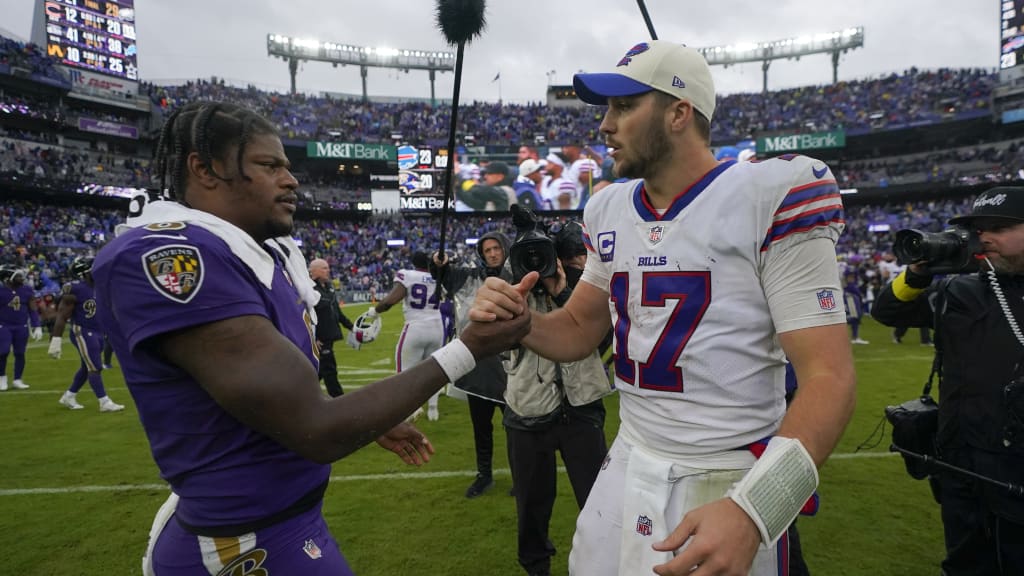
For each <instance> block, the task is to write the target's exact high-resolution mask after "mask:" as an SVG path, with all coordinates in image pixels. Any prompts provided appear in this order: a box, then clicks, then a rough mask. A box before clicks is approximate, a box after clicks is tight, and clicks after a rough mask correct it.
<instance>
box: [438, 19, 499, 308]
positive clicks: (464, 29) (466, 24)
mask: <svg viewBox="0 0 1024 576" xmlns="http://www.w3.org/2000/svg"><path fill="white" fill-rule="evenodd" d="M437 24H438V26H440V28H441V33H442V34H444V37H445V39H446V40H448V43H449V44H452V45H454V46H457V48H458V50H457V52H456V56H455V87H454V88H453V90H452V116H451V122H450V123H449V126H448V165H447V166H445V169H444V204H443V205H442V206H441V241H440V248H438V251H437V253H438V257H439V258H441V260H444V258H445V253H444V243H445V236H446V235H447V232H448V202H449V201H450V199H451V198H452V196H453V191H452V185H453V184H454V182H453V181H452V170H453V169H454V167H455V158H456V154H455V130H456V127H457V126H458V118H459V91H460V88H461V87H462V57H463V54H464V52H465V49H466V44H467V43H468V42H469V41H470V40H472V39H473V38H474V37H476V36H479V35H480V32H481V31H482V30H483V28H484V26H485V25H486V24H487V22H486V20H485V19H484V0H437ZM443 273H444V272H443V271H442V274H443ZM437 290H438V292H440V291H441V282H440V281H439V282H438V283H437Z"/></svg>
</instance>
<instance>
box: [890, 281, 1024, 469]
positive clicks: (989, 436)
mask: <svg viewBox="0 0 1024 576" xmlns="http://www.w3.org/2000/svg"><path fill="white" fill-rule="evenodd" d="M999 286H1000V288H1001V289H1002V291H1003V293H1004V294H1005V296H1006V299H1007V302H1008V303H1009V305H1010V309H1011V311H1012V313H1013V316H1014V318H1015V320H1016V322H1017V324H1018V325H1024V300H1022V297H1024V277H1021V276H999ZM935 309H937V311H936V310H935ZM871 314H872V316H874V317H875V319H877V320H878V321H879V322H881V323H883V324H885V325H887V326H899V325H904V326H929V327H934V328H936V330H937V338H936V340H935V345H936V346H938V347H939V350H941V352H942V368H943V380H942V385H941V386H940V390H939V433H938V434H939V435H938V445H939V447H940V449H941V448H942V447H943V446H953V447H960V446H968V447H973V448H980V449H983V450H987V451H992V452H1010V453H1017V454H1024V437H1021V438H1020V439H1019V440H1018V441H1016V442H1014V441H1010V442H1009V443H1007V442H1005V440H1007V434H1008V433H1010V434H1011V435H1012V433H1013V430H1012V429H1011V428H1012V425H1013V424H1014V422H1013V419H1012V418H1011V412H1010V410H1011V408H1012V407H1011V406H1010V405H1009V404H1008V403H1007V397H1006V387H1007V385H1009V384H1010V383H1011V381H1012V380H1013V379H1014V377H1015V376H1017V377H1019V376H1024V346H1022V345H1021V343H1020V342H1018V341H1017V338H1016V337H1015V336H1014V334H1013V332H1012V331H1011V328H1010V324H1009V322H1008V321H1007V319H1006V316H1005V315H1004V313H1003V310H1002V308H1001V307H1000V304H999V301H998V300H997V298H996V294H995V292H994V291H993V289H992V287H991V285H990V280H989V277H988V276H987V275H985V274H980V273H979V274H970V275H963V276H957V277H954V278H952V279H950V280H948V281H942V282H935V283H933V284H932V285H931V286H929V287H928V288H927V289H926V290H925V292H923V293H922V294H921V295H919V296H918V297H917V298H915V299H913V300H911V301H909V302H903V301H901V300H899V299H898V298H897V297H896V295H895V293H894V292H893V285H892V283H889V284H888V285H886V287H885V288H884V289H883V290H882V291H881V293H880V294H879V295H878V298H877V299H876V300H875V305H874V309H873V310H872V312H871ZM1018 365H1019V366H1020V368H1017V367H1018ZM1018 408H1020V407H1018ZM1018 416H1021V417H1024V414H1019V415H1018Z"/></svg>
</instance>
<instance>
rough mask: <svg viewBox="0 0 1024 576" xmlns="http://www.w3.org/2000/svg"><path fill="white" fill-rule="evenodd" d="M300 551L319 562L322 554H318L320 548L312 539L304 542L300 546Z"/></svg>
mask: <svg viewBox="0 0 1024 576" xmlns="http://www.w3.org/2000/svg"><path fill="white" fill-rule="evenodd" d="M302 551H303V552H305V553H306V556H309V557H310V558H312V559H313V560H319V559H320V557H321V556H323V553H322V552H320V547H319V546H317V545H316V542H313V540H312V539H310V540H306V543H305V544H304V545H303V546H302Z"/></svg>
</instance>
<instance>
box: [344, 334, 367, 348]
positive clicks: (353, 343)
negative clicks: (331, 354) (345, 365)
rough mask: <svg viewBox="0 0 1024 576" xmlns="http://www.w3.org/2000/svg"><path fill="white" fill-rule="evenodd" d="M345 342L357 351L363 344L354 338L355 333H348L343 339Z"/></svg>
mask: <svg viewBox="0 0 1024 576" xmlns="http://www.w3.org/2000/svg"><path fill="white" fill-rule="evenodd" d="M345 342H347V343H348V345H349V346H351V347H352V348H354V349H356V350H359V349H360V348H362V346H363V343H362V342H360V341H359V339H358V338H356V333H355V332H352V331H349V333H348V336H347V337H346V338H345Z"/></svg>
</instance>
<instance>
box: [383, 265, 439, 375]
mask: <svg viewBox="0 0 1024 576" xmlns="http://www.w3.org/2000/svg"><path fill="white" fill-rule="evenodd" d="M395 282H397V283H400V284H401V285H402V286H405V299H404V300H403V302H402V313H403V314H405V326H403V327H402V334H401V335H400V336H399V337H398V345H397V346H395V367H396V368H397V369H398V371H399V372H401V371H403V370H405V369H406V368H409V367H411V366H415V365H416V364H418V363H419V362H421V361H423V360H425V359H427V358H428V357H429V356H430V355H431V354H432V353H433V352H434V351H435V350H437V349H438V348H440V347H441V346H443V345H444V326H443V323H442V322H441V312H440V310H438V302H439V301H438V299H437V296H436V295H435V287H436V286H437V284H436V282H435V281H434V278H433V277H431V276H430V272H427V271H425V270H399V271H398V272H396V273H395Z"/></svg>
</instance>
